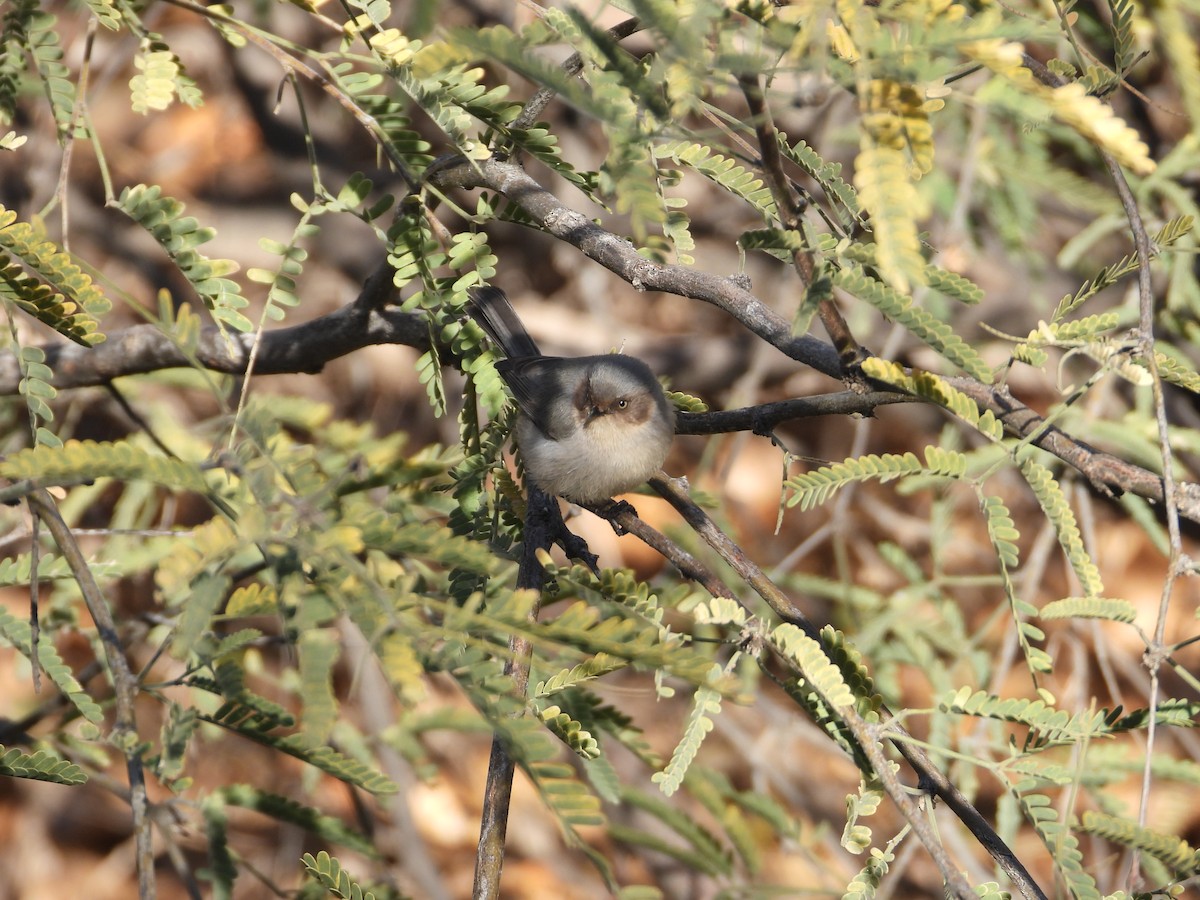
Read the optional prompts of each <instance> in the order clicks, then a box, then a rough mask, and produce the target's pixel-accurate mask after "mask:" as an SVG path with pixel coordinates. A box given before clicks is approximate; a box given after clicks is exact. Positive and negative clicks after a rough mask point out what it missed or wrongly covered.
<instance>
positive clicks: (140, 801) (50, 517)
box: [28, 490, 155, 900]
mask: <svg viewBox="0 0 1200 900" xmlns="http://www.w3.org/2000/svg"><path fill="white" fill-rule="evenodd" d="M28 499H29V505H30V506H31V507H33V508H35V509H36V510H37V512H38V515H39V516H40V517H41V519H42V521H43V522H45V523H46V528H47V530H48V531H49V532H50V534H51V535H52V536H53V537H54V541H55V543H57V544H58V549H59V550H60V551H61V552H62V555H63V558H64V559H65V560H66V561H67V565H68V566H69V567H70V569H71V574H72V575H74V577H75V582H76V583H77V584H78V585H79V591H80V593H81V594H82V595H83V599H84V602H85V603H86V604H87V608H88V612H89V613H90V614H91V616H92V621H93V622H95V623H96V631H97V633H98V634H99V635H100V642H101V644H102V645H103V646H104V656H105V659H106V660H107V661H108V671H109V673H110V675H111V676H112V680H113V689H114V693H115V696H116V719H115V721H114V723H113V734H112V738H111V740H112V743H113V745H114V746H116V747H118V748H120V750H121V752H122V753H124V754H125V769H126V771H127V772H128V775H129V805H130V808H131V810H132V811H133V829H134V834H135V835H136V838H137V871H138V897H139V898H140V900H154V896H155V883H154V847H153V843H152V835H151V830H150V818H149V816H148V815H147V810H148V808H149V803H148V800H147V796H146V778H145V774H144V773H143V771H142V759H141V754H140V751H139V750H138V745H139V740H138V732H137V719H136V716H135V711H134V703H135V701H136V699H137V691H138V683H137V678H136V677H135V676H134V674H133V671H132V670H131V669H130V667H129V661H128V660H127V659H126V658H125V651H124V648H123V647H122V646H121V639H120V637H119V636H118V634H117V626H116V622H115V621H114V620H113V617H112V612H111V611H110V610H109V608H108V602H107V601H106V600H105V599H104V595H103V594H102V593H101V592H100V587H99V585H97V584H96V579H95V577H94V576H93V575H92V570H91V569H90V568H89V567H88V563H87V560H86V559H84V556H83V552H82V551H81V550H80V549H79V544H78V543H77V542H76V541H75V535H73V534H72V533H71V529H70V527H69V526H68V525H67V523H66V522H65V521H64V520H63V517H62V516H61V515H60V514H59V512H58V507H57V506H56V505H55V503H54V499H53V498H52V497H51V496H50V494H49V493H48V492H47V491H45V490H35V491H34V492H32V493H31V494H29V498H28Z"/></svg>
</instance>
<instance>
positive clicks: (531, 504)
mask: <svg viewBox="0 0 1200 900" xmlns="http://www.w3.org/2000/svg"><path fill="white" fill-rule="evenodd" d="M555 518H559V519H561V517H560V516H559V512H558V501H557V500H555V499H554V498H553V497H550V496H547V495H546V493H545V492H543V491H541V490H539V489H538V488H537V487H536V486H534V485H532V484H530V486H529V491H528V500H527V504H526V518H525V529H524V536H523V537H524V543H523V545H522V548H521V565H520V568H519V569H518V571H517V587H518V588H528V589H530V590H535V591H539V592H540V591H541V589H542V580H543V577H544V573H543V569H542V564H541V562H540V561H539V560H538V551H540V550H548V549H549V548H550V545H551V544H552V543H553V541H554V538H555V536H556V535H557V534H558V533H559V529H558V528H557V527H556V525H555V523H554V520H555ZM540 606H541V601H540V598H539V601H538V602H537V603H535V604H533V607H532V608H531V609H530V613H529V617H530V621H531V622H532V621H534V620H536V619H537V614H538V610H539V609H540ZM532 657H533V644H532V643H531V642H530V641H529V639H528V638H527V637H525V636H524V635H518V634H514V635H513V636H512V637H511V638H509V642H508V659H507V660H506V661H505V664H504V673H505V674H506V675H507V676H509V678H511V679H512V688H513V694H514V695H515V696H517V697H524V696H525V691H526V690H527V688H528V687H529V669H530V664H531V662H532ZM515 772H516V764H515V762H514V761H513V758H512V756H511V754H509V752H508V748H507V747H505V746H504V742H503V741H502V740H501V739H500V735H499V734H497V735H496V736H495V737H493V738H492V751H491V755H490V757H489V758H488V772H487V783H486V785H485V786H484V791H483V812H482V814H481V816H480V821H479V846H478V849H477V851H476V854H475V887H474V890H473V891H472V894H471V896H472V897H473V898H474V900H495V898H497V897H499V896H500V873H501V871H502V870H503V868H504V839H505V835H506V834H507V832H508V814H509V810H510V808H511V804H512V786H513V775H514V774H515Z"/></svg>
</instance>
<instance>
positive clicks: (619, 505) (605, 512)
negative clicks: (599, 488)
mask: <svg viewBox="0 0 1200 900" xmlns="http://www.w3.org/2000/svg"><path fill="white" fill-rule="evenodd" d="M596 512H597V513H598V514H599V515H601V516H603V517H604V518H605V519H607V520H608V524H609V525H611V526H612V530H613V531H614V532H616V534H617V536H618V537H620V536H621V535H625V534H629V530H628V529H627V528H626V527H625V526H624V525H622V524H621V523H620V522H618V521H617V519H618V518H620V517H621V516H624V515H631V516H634V517H635V518H636V517H637V514H638V511H637V510H636V509H634V507H633V504H632V503H629V502H628V501H626V500H609V501H608V503H606V504H605V505H604V506H601V507H600V508H599V509H597V510H596Z"/></svg>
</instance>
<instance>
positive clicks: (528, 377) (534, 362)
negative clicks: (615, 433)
mask: <svg viewBox="0 0 1200 900" xmlns="http://www.w3.org/2000/svg"><path fill="white" fill-rule="evenodd" d="M586 368H587V365H586V363H585V364H584V365H582V366H581V365H580V360H575V359H563V358H561V357H557V356H524V357H520V358H517V359H502V360H500V361H498V362H497V363H496V371H497V372H499V373H500V377H501V378H503V379H504V382H505V384H507V385H508V387H509V390H511V391H512V395H513V399H514V400H516V401H517V406H518V407H520V409H521V412H522V413H524V414H525V416H526V418H528V419H529V420H530V421H531V422H533V424H534V425H535V426H537V429H538V430H539V431H540V432H542V434H544V435H545V436H546V437H548V438H550V440H552V441H561V440H564V439H566V438H568V437H570V436H571V434H572V432H574V430H575V428H576V427H577V423H576V422H575V418H574V404H573V402H572V399H573V395H574V393H575V391H574V387H573V385H574V384H575V383H576V382H577V381H578V379H579V377H582V376H583V373H584V370H586Z"/></svg>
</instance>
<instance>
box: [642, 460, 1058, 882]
mask: <svg viewBox="0 0 1200 900" xmlns="http://www.w3.org/2000/svg"><path fill="white" fill-rule="evenodd" d="M650 486H651V487H652V488H654V490H655V491H657V492H658V493H659V494H661V495H662V496H663V497H664V498H665V499H666V500H667V502H669V503H670V504H671V505H672V506H674V507H675V509H676V510H678V511H679V512H680V514H681V515H682V516H683V517H684V519H685V521H687V523H688V524H689V525H691V526H692V527H693V528H694V529H695V530H696V533H697V534H699V535H700V537H701V538H703V539H704V540H705V541H706V542H707V543H708V544H709V546H711V547H712V548H713V549H714V550H716V551H717V553H718V554H719V555H720V556H721V558H722V559H724V560H725V562H727V563H728V564H729V565H730V566H732V567H733V569H734V570H735V571H736V572H737V573H738V574H739V575H740V576H741V577H742V578H744V579H745V580H746V583H747V584H749V585H750V586H751V587H753V588H754V590H755V591H756V592H757V593H758V595H759V596H760V597H762V598H763V599H764V600H765V601H766V602H767V604H768V606H770V607H771V609H772V610H773V611H774V612H775V614H776V615H778V616H779V617H780V618H781V619H783V620H784V621H787V622H791V623H792V624H794V625H796V626H797V627H799V628H800V629H801V630H803V631H804V632H805V633H806V634H808V635H810V636H812V637H814V638H818V637H819V635H820V629H819V628H818V627H817V625H816V624H815V623H814V622H812V621H811V620H810V619H809V618H808V617H807V616H806V615H805V614H804V613H803V612H802V611H801V610H800V609H798V608H797V607H796V606H795V605H793V604H792V602H791V600H790V599H788V597H787V596H786V595H785V594H784V593H783V591H781V590H780V589H779V587H778V586H777V585H775V584H774V582H772V581H771V580H770V579H769V578H768V577H767V576H766V574H765V573H764V572H763V571H762V570H761V569H760V568H759V567H758V565H757V564H756V563H755V562H754V561H753V560H751V559H750V557H749V556H748V555H747V554H746V553H745V551H744V550H742V549H741V548H740V547H739V546H738V545H737V544H736V543H734V541H733V540H732V539H730V538H729V537H728V536H727V535H726V534H724V532H722V531H721V530H720V529H719V528H717V527H716V525H715V524H713V522H712V520H711V519H710V518H709V517H708V514H707V513H705V512H704V510H702V509H700V507H699V506H697V505H696V504H695V502H694V501H693V500H692V499H691V497H689V496H688V494H687V490H686V487H685V485H684V484H683V483H682V482H681V481H680V480H678V479H670V478H662V477H658V478H652V479H650ZM851 712H853V714H854V716H858V713H857V712H856V711H853V710H852V711H851ZM880 715H881V723H880V729H879V732H878V733H879V734H880V735H881V736H885V737H888V738H889V739H890V740H891V742H892V744H894V745H895V747H896V749H897V750H898V751H899V752H900V754H901V755H902V756H903V757H904V758H905V759H906V760H907V761H908V763H909V765H910V766H911V767H912V768H913V770H914V771H915V772H916V773H917V777H918V778H919V779H920V783H921V786H922V787H923V788H924V789H926V790H928V791H929V792H930V793H933V794H936V795H937V796H938V797H940V798H942V799H943V800H944V801H945V803H946V805H947V806H948V807H949V808H950V809H951V810H952V811H953V812H954V813H955V815H956V816H958V818H959V820H960V821H961V822H962V823H963V824H964V825H965V826H966V827H967V828H968V829H969V830H970V831H971V833H972V834H973V835H974V836H975V838H976V839H977V840H978V841H979V842H980V844H982V845H983V847H984V849H986V850H987V851H988V853H989V854H991V856H992V858H993V859H994V860H996V862H997V863H998V864H999V865H1000V867H1001V868H1002V869H1003V870H1004V872H1005V874H1006V875H1007V876H1008V877H1009V880H1010V881H1011V882H1012V884H1013V887H1014V888H1015V889H1016V890H1017V891H1018V892H1019V894H1020V896H1021V897H1023V898H1025V900H1045V896H1046V895H1045V894H1044V893H1043V892H1042V890H1041V888H1039V887H1038V885H1037V882H1035V881H1034V880H1033V877H1032V876H1031V875H1030V874H1029V872H1028V871H1027V870H1026V869H1025V866H1024V865H1023V864H1022V863H1021V861H1020V859H1018V858H1017V856H1016V854H1014V853H1013V852H1012V850H1011V848H1009V847H1008V845H1007V844H1005V842H1004V840H1003V839H1002V838H1001V837H1000V835H998V834H997V833H996V831H995V829H994V828H992V826H991V823H990V822H988V821H987V819H986V818H985V817H984V816H983V814H982V813H980V812H979V810H977V809H976V808H975V807H974V806H972V805H971V803H970V801H969V800H967V798H966V797H965V796H964V795H963V794H962V793H961V792H960V791H959V790H958V789H957V788H956V787H955V786H954V785H953V784H952V783H951V782H950V780H949V779H948V778H946V776H945V775H944V774H942V772H941V771H940V770H939V769H938V768H937V766H935V765H934V764H933V761H932V760H930V759H929V757H928V756H927V755H926V754H925V752H924V751H923V750H922V749H921V748H920V747H917V746H916V745H915V744H913V743H912V742H911V741H910V740H909V738H910V736H909V734H908V732H907V731H905V730H904V728H903V727H901V726H900V724H899V723H898V722H896V721H895V720H894V719H893V718H892V715H891V713H890V712H888V710H887V709H886V708H884V709H881V711H880ZM847 724H848V725H851V722H850V721H849V719H848V720H847ZM851 727H852V730H854V729H859V730H862V731H863V736H869V735H871V734H874V732H873V731H870V730H864V729H867V727H868V726H867V723H866V722H865V720H862V719H861V717H859V719H858V722H857V723H855V724H852V725H851ZM855 733H856V737H858V739H859V740H860V741H861V740H862V739H863V737H862V736H859V735H858V732H857V731H856V732H855ZM876 742H877V738H876ZM872 765H876V763H875V762H874V761H873V762H872ZM880 775H881V777H883V773H882V771H881V772H880ZM901 809H902V810H904V809H905V807H901ZM913 827H914V830H916V831H917V833H918V836H920V835H921V829H920V827H919V826H918V825H917V824H916V823H914V824H913ZM935 858H936V857H935ZM943 874H944V875H945V877H946V878H947V883H948V884H951V883H954V880H953V879H952V878H951V877H950V876H949V875H946V873H945V872H943ZM970 896H974V894H971V895H970Z"/></svg>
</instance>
